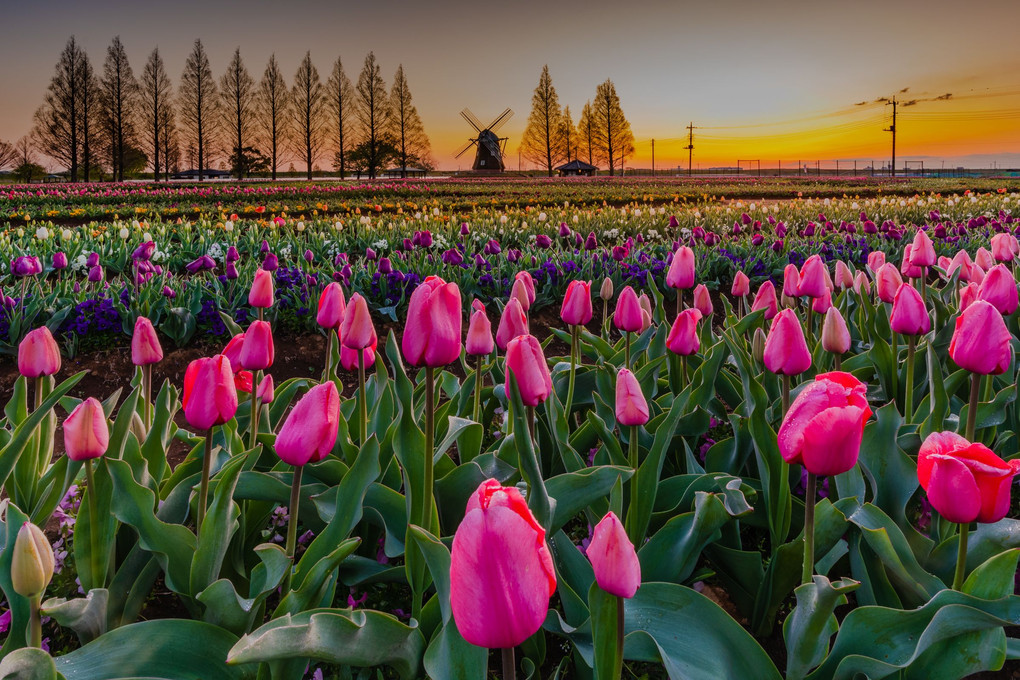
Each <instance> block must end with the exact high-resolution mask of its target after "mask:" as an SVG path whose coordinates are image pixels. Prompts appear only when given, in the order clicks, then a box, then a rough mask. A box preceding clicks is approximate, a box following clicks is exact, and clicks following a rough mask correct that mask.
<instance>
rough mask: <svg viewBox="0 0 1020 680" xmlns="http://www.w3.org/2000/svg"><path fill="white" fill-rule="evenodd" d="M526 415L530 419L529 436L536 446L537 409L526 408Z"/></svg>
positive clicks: (532, 407)
mask: <svg viewBox="0 0 1020 680" xmlns="http://www.w3.org/2000/svg"><path fill="white" fill-rule="evenodd" d="M524 414H525V416H526V417H527V419H528V436H530V437H531V443H532V444H535V407H534V406H525V407H524Z"/></svg>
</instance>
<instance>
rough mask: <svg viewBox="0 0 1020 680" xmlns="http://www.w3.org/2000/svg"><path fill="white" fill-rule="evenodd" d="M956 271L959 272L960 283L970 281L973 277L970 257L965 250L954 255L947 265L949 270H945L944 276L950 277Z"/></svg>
mask: <svg viewBox="0 0 1020 680" xmlns="http://www.w3.org/2000/svg"><path fill="white" fill-rule="evenodd" d="M957 269H959V270H960V277H959V278H960V280H961V281H971V280H972V278H973V275H974V272H973V270H974V262H973V261H972V260H971V259H970V255H968V254H967V251H966V250H963V249H961V250H958V251H957V252H956V255H954V256H953V259H952V260H951V261H950V263H949V268H948V269H946V275H947V276H952V275H953V272H954V271H956V270H957Z"/></svg>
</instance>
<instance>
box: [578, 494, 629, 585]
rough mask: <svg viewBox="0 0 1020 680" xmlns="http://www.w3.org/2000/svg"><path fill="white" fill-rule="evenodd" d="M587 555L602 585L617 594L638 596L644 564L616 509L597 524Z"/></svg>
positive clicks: (596, 577) (596, 578) (597, 579)
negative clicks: (642, 564) (615, 512)
mask: <svg viewBox="0 0 1020 680" xmlns="http://www.w3.org/2000/svg"><path fill="white" fill-rule="evenodd" d="M586 554H587V555H588V559H589V560H591V566H592V570H593V571H594V572H595V581H596V582H597V583H598V584H599V588H601V589H602V590H604V591H606V592H607V593H609V594H610V595H616V596H617V597H624V598H631V597H634V593H636V592H637V589H638V587H639V586H640V585H641V563H640V562H639V561H638V557H637V552H636V551H635V550H634V544H633V543H631V542H630V538H628V537H627V532H626V530H625V529H624V528H623V524H622V523H621V522H620V520H619V518H617V516H616V514H614V513H613V511H611V510H610V511H609V513H607V514H606V516H605V517H603V518H602V521H601V522H599V523H598V524H596V525H595V530H594V531H593V532H592V538H591V543H590V544H588V549H587V551H586Z"/></svg>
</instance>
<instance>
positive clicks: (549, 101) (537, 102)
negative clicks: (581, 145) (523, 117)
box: [521, 65, 563, 177]
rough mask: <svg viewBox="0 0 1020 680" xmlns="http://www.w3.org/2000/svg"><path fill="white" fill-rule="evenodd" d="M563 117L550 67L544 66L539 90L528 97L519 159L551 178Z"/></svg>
mask: <svg viewBox="0 0 1020 680" xmlns="http://www.w3.org/2000/svg"><path fill="white" fill-rule="evenodd" d="M562 117H563V110H562V109H561V108H560V98H559V97H558V96H557V94H556V88H555V87H553V84H552V77H550V75H549V66H548V65H546V66H543V67H542V75H541V76H540V77H539V79H538V87H536V88H535V92H534V94H532V95H531V115H529V116H528V125H527V127H526V128H524V134H523V135H522V136H521V155H522V156H524V158H526V159H527V160H529V161H531V162H532V163H537V164H538V165H539V166H541V167H543V168H545V169H546V170H547V171H548V173H549V176H550V177H552V176H553V167H554V166H555V165H556V163H557V161H559V159H560V153H561V150H560V146H561V144H560V142H559V133H560V129H559V126H560V119H561V118H562Z"/></svg>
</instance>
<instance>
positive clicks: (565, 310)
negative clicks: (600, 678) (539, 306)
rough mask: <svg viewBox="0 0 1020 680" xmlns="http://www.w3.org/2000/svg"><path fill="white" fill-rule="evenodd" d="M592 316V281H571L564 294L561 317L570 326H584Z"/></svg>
mask: <svg viewBox="0 0 1020 680" xmlns="http://www.w3.org/2000/svg"><path fill="white" fill-rule="evenodd" d="M592 316H593V312H592V306H591V281H577V280H574V281H571V282H570V283H569V284H567V292H566V294H565V295H564V296H563V305H562V306H561V307H560V318H561V319H563V323H565V324H567V325H568V326H584V325H586V324H587V323H588V322H589V321H591V318H592Z"/></svg>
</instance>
